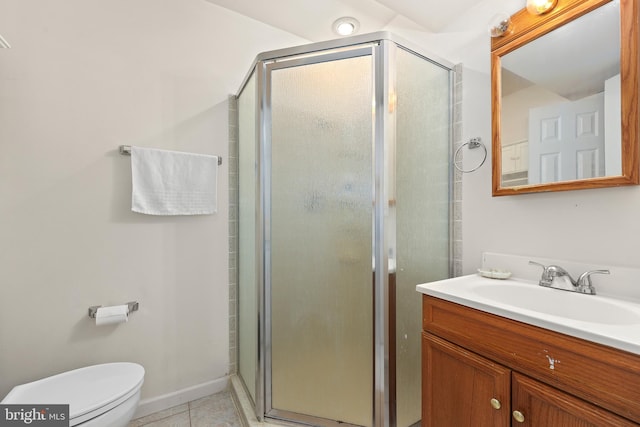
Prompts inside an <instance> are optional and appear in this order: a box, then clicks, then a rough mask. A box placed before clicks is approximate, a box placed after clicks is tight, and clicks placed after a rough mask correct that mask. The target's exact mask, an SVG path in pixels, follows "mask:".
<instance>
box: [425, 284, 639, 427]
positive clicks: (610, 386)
mask: <svg viewBox="0 0 640 427" xmlns="http://www.w3.org/2000/svg"><path fill="white" fill-rule="evenodd" d="M422 313H423V328H424V330H425V331H428V332H430V333H432V334H434V335H437V336H439V337H441V338H443V339H445V340H447V341H450V342H452V343H455V344H457V345H459V346H461V347H463V348H466V349H468V350H471V351H473V352H475V353H477V354H480V355H482V356H484V357H487V358H489V359H491V360H494V361H495V362H498V363H500V364H502V365H504V366H507V367H509V368H511V369H513V370H516V371H518V372H521V373H523V374H526V375H529V376H531V377H533V378H536V379H538V380H540V381H543V382H545V383H547V384H549V385H551V386H554V387H556V388H558V389H560V390H564V391H566V392H568V393H570V394H573V395H575V396H578V397H580V398H582V399H584V400H586V401H588V402H591V403H593V404H595V405H599V406H601V407H603V408H606V409H608V410H610V411H612V412H615V413H617V414H619V415H621V416H624V417H626V418H629V419H631V420H633V421H635V422H637V423H640V356H638V355H635V354H632V353H628V352H625V351H621V350H617V349H614V348H611V347H607V346H604V345H600V344H596V343H592V342H589V341H585V340H582V339H579V338H574V337H570V336H568V335H564V334H561V333H557V332H553V331H550V330H547V329H543V328H539V327H536V326H531V325H527V324H525V323H522V322H518V321H514V320H510V319H506V318H504V317H500V316H496V315H493V314H489V313H485V312H482V311H479V310H476V309H473V308H469V307H465V306H462V305H459V304H456V303H452V302H448V301H445V300H442V299H439V298H435V297H431V296H428V295H424V296H423V310H422Z"/></svg>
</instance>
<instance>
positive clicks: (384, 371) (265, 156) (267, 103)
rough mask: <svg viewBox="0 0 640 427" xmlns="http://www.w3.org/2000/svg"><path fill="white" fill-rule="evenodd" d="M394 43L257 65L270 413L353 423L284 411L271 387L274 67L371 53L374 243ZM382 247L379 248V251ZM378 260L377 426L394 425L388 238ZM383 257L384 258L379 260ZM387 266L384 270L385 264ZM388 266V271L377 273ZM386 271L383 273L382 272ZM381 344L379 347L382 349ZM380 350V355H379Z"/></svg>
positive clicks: (378, 232)
mask: <svg viewBox="0 0 640 427" xmlns="http://www.w3.org/2000/svg"><path fill="white" fill-rule="evenodd" d="M388 49H389V47H388V42H386V41H385V40H376V41H373V42H367V43H361V44H357V45H352V46H345V47H342V46H341V47H338V48H337V49H324V50H320V51H316V52H312V53H304V54H302V55H301V56H296V55H292V56H290V57H289V58H287V57H285V58H282V59H278V60H273V61H259V62H258V66H257V69H258V70H259V72H258V94H259V99H260V103H261V108H260V117H259V120H260V129H261V132H260V134H261V135H260V140H259V144H260V152H259V157H260V164H261V165H263V166H264V167H262V168H260V174H261V175H260V178H261V179H260V182H262V183H263V187H262V188H261V189H260V190H261V192H260V194H262V197H261V205H260V206H261V211H262V215H261V219H262V223H261V225H260V227H259V228H260V229H261V230H262V233H263V234H262V235H263V239H264V240H263V243H262V245H260V246H259V247H260V248H264V251H263V253H262V254H261V257H260V259H261V261H262V268H261V273H262V276H261V277H260V281H261V283H264V287H259V288H260V289H261V290H262V295H261V298H262V299H261V300H260V305H261V306H262V307H263V313H264V318H262V322H261V325H264V330H262V331H261V332H262V333H263V335H262V336H263V337H264V340H263V342H262V343H261V344H263V345H264V347H263V348H261V350H260V352H261V353H262V354H263V355H264V371H263V375H262V377H264V384H263V385H262V386H263V387H264V388H263V393H264V394H263V398H264V412H263V413H264V414H265V415H266V416H267V417H270V418H275V419H280V420H284V421H295V422H302V423H307V424H312V425H326V426H332V425H335V426H338V425H341V426H345V425H347V426H348V425H349V424H348V423H344V422H338V421H336V420H330V419H325V418H318V417H314V416H310V415H304V414H298V413H294V412H289V411H284V410H279V409H276V408H273V406H272V395H271V390H270V385H271V380H272V378H271V344H272V341H271V305H270V301H271V263H270V260H271V244H270V242H271V228H270V224H271V216H270V215H271V143H272V141H271V122H272V121H271V82H270V79H269V76H270V74H271V72H272V71H275V70H278V69H284V68H292V67H298V66H305V65H312V64H318V63H323V62H332V61H338V60H342V59H349V58H357V57H362V56H370V57H371V62H372V69H371V76H372V82H373V88H372V95H373V99H372V101H373V102H374V105H375V111H376V114H374V120H373V122H372V127H373V129H372V151H373V156H372V158H373V164H372V180H373V182H374V194H372V195H373V196H374V197H375V203H374V224H373V225H374V242H383V241H384V239H383V237H384V207H382V209H378V206H379V205H382V194H381V193H382V191H383V190H384V187H383V183H384V179H383V178H384V171H383V168H384V144H385V140H384V125H385V120H384V117H380V116H384V115H382V114H378V113H377V112H378V111H385V109H384V108H382V106H384V105H387V103H388V92H389V91H388V90H387V82H386V81H385V80H387V79H384V78H380V79H377V78H376V76H377V75H381V76H384V75H385V68H388V61H387V59H386V58H387V57H388ZM378 248H379V250H378ZM373 249H374V251H373V254H374V259H375V272H376V273H375V274H374V278H375V279H374V291H373V301H374V309H373V319H374V325H373V332H374V337H373V348H374V354H372V357H373V367H374V374H373V398H374V404H373V413H372V414H371V421H372V425H381V426H382V425H385V426H388V425H389V420H388V414H389V410H388V408H389V399H388V396H387V395H386V391H387V390H388V385H389V373H388V354H389V349H388V345H387V341H388V333H389V330H388V312H387V311H388V310H387V307H386V305H385V304H386V301H387V298H385V296H386V295H387V294H388V285H389V283H388V260H387V257H386V254H387V253H388V249H387V246H386V242H383V244H382V245H381V244H377V245H374V248H373ZM380 256H382V257H383V258H384V259H383V260H379V258H380ZM381 265H382V266H383V268H382V269H381V268H380V266H381ZM380 271H382V273H383V274H378V273H377V272H380ZM381 276H382V277H381ZM379 319H385V320H384V321H382V323H383V327H382V328H381V329H382V330H381V331H380V329H379V328H380V325H378V324H379V323H381V322H379V321H378V320H379ZM378 349H379V351H378ZM376 353H380V355H378V354H376ZM385 416H386V417H387V420H385V421H384V422H383V423H381V424H377V422H376V420H382V418H381V417H385Z"/></svg>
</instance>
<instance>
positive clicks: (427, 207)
mask: <svg viewBox="0 0 640 427" xmlns="http://www.w3.org/2000/svg"><path fill="white" fill-rule="evenodd" d="M449 73H450V72H449V70H447V69H444V68H442V67H440V66H438V65H436V64H434V63H432V62H429V61H427V60H425V59H423V58H421V57H419V56H416V55H414V54H412V53H409V52H407V51H405V50H403V49H398V50H397V52H396V91H397V100H398V101H397V109H396V151H395V156H396V162H395V164H396V166H397V167H396V170H395V175H396V185H395V195H396V204H395V208H394V207H392V208H391V209H390V210H391V215H392V216H395V223H396V251H397V252H396V254H397V262H396V264H397V265H396V272H395V276H396V277H395V279H396V280H395V283H396V346H395V347H396V402H397V406H396V413H397V425H398V426H400V427H404V426H409V425H412V424H414V423H417V422H419V421H420V418H421V413H420V408H421V402H420V396H421V384H420V379H421V375H420V371H421V364H420V351H421V350H420V349H421V347H420V343H421V340H420V337H421V335H420V333H421V329H422V325H421V320H422V316H421V299H420V296H419V294H417V293H416V289H415V288H416V285H417V284H419V283H425V282H430V281H434V280H439V279H445V278H448V277H449V265H450V264H449V181H450V179H449V147H450V135H449V132H450V118H449V114H450V111H449V104H450V100H449V98H450V85H449ZM394 211H395V212H394ZM392 282H393V281H390V283H392Z"/></svg>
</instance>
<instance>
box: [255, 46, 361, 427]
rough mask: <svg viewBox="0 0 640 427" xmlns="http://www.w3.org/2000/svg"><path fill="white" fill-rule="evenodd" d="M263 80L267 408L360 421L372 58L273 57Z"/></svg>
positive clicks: (292, 414)
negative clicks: (294, 60) (301, 60)
mask: <svg viewBox="0 0 640 427" xmlns="http://www.w3.org/2000/svg"><path fill="white" fill-rule="evenodd" d="M310 60H313V59H310ZM316 61H317V60H316ZM266 78H267V82H268V83H267V86H269V85H270V89H268V92H269V93H270V108H269V112H268V113H267V114H270V115H271V123H272V127H271V133H270V143H269V141H268V142H267V153H269V150H270V158H271V170H270V181H271V182H270V186H269V188H270V197H268V199H270V201H271V206H270V209H269V208H268V207H267V211H268V214H267V215H270V221H269V220H267V221H266V224H267V225H266V226H267V236H268V237H267V247H269V243H270V251H269V250H267V255H266V264H267V266H268V267H267V268H268V269H270V272H269V270H267V280H268V289H269V291H268V292H269V295H268V296H267V299H268V301H269V300H270V311H269V309H267V310H268V311H267V315H268V316H269V314H270V317H269V319H270V320H268V321H267V322H268V323H267V328H268V330H269V332H268V333H270V348H271V354H270V368H271V369H270V372H271V374H270V388H269V379H268V380H267V411H268V412H269V414H270V415H271V416H276V417H280V418H293V419H298V420H299V419H300V418H299V417H298V415H300V414H301V415H303V416H309V417H318V418H325V419H329V420H335V421H340V422H346V423H351V424H357V425H366V426H368V425H371V423H372V412H373V409H372V405H373V403H372V395H373V391H372V390H373V379H372V376H373V362H372V358H373V355H372V351H373V323H372V320H373V273H372V253H373V251H372V238H373V237H372V234H373V225H372V221H373V166H372V162H373V159H372V147H373V142H372V133H373V131H372V127H373V124H372V123H373V118H372V99H373V95H372V93H373V83H372V57H371V55H365V56H357V57H349V58H343V59H337V60H332V61H330V62H316V63H307V64H306V65H305V64H297V66H295V67H293V66H288V67H287V66H283V65H282V64H274V67H273V68H267V76H266ZM269 240H270V241H269ZM269 400H270V401H269ZM313 423H314V424H316V423H320V424H321V423H322V422H320V421H318V420H315V421H314V422H313Z"/></svg>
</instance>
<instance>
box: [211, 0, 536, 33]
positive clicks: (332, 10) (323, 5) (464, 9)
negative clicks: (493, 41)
mask: <svg viewBox="0 0 640 427" xmlns="http://www.w3.org/2000/svg"><path fill="white" fill-rule="evenodd" d="M207 1H209V2H211V3H214V4H217V5H219V6H222V7H224V8H226V9H230V10H233V11H235V12H237V13H240V14H242V15H245V16H248V17H250V18H253V19H255V20H257V21H260V22H263V23H265V24H267V25H270V26H272V27H276V28H279V29H281V30H284V31H287V32H289V33H292V34H295V35H297V36H299V37H302V38H304V39H307V40H309V41H311V42H317V41H323V40H329V39H334V38H337V37H338V36H337V35H336V34H334V33H333V32H332V30H331V26H332V24H333V22H334V21H335V20H336V19H338V18H340V17H343V16H352V17H354V18H356V19H358V21H360V25H361V26H360V31H359V33H360V34H364V33H370V32H374V31H381V30H387V31H393V30H394V29H397V28H402V29H403V30H407V31H410V32H413V33H416V32H418V33H422V35H423V36H424V35H425V34H428V35H432V36H433V35H435V34H438V33H444V32H455V33H461V32H464V33H467V34H469V37H471V34H473V35H475V36H478V35H480V34H484V35H486V30H487V25H488V22H489V20H490V18H491V17H492V16H493V15H494V14H496V13H498V12H506V13H508V14H511V13H514V12H515V11H517V10H519V9H521V8H522V7H524V3H525V0H207Z"/></svg>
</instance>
